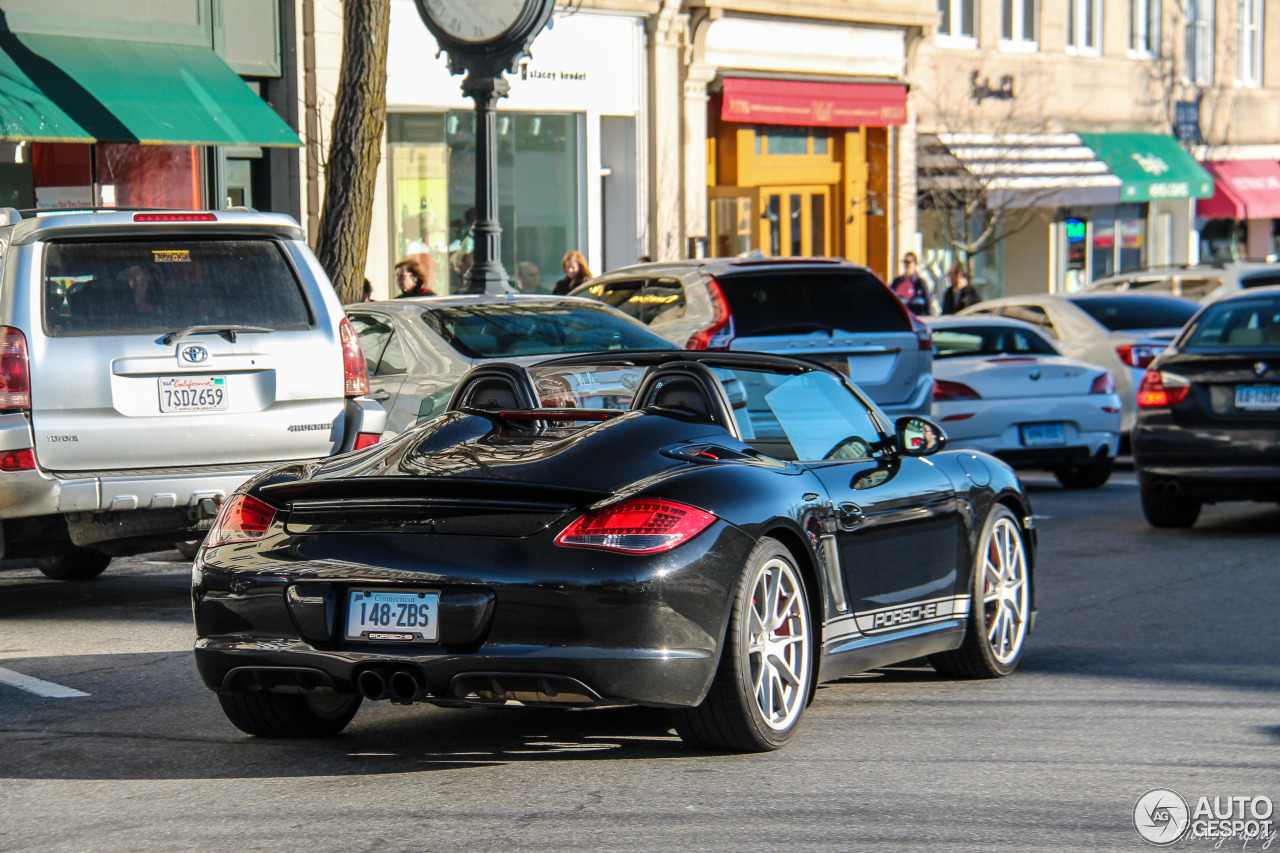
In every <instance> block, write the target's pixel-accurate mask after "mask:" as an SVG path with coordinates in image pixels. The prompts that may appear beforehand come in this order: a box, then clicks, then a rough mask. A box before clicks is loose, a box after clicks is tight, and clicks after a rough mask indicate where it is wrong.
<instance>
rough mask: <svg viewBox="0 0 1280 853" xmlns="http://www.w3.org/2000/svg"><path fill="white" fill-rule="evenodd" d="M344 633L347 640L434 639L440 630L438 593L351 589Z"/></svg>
mask: <svg viewBox="0 0 1280 853" xmlns="http://www.w3.org/2000/svg"><path fill="white" fill-rule="evenodd" d="M346 633H347V639H348V640H376V641H381V642H390V643H422V642H427V643H433V642H435V641H436V639H437V638H438V637H439V634H440V595H439V594H438V593H434V592H377V591H375V590H368V589H353V590H351V592H350V593H349V597H348V599H347V632H346Z"/></svg>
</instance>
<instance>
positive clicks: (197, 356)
mask: <svg viewBox="0 0 1280 853" xmlns="http://www.w3.org/2000/svg"><path fill="white" fill-rule="evenodd" d="M180 354H181V357H182V360H183V361H185V362H187V363H188V364H201V363H203V362H204V361H206V360H207V359H208V358H209V351H208V350H207V349H205V348H204V347H202V346H200V345H199V344H192V345H191V346H186V347H183V348H182V350H181V352H180Z"/></svg>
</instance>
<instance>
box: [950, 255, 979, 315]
mask: <svg viewBox="0 0 1280 853" xmlns="http://www.w3.org/2000/svg"><path fill="white" fill-rule="evenodd" d="M947 280H948V281H950V282H951V286H950V287H948V288H947V292H946V293H944V294H942V313H943V314H959V313H960V312H961V311H963V310H964V309H966V308H968V307H969V306H970V305H977V304H978V303H979V302H981V301H982V297H981V296H979V295H978V291H977V290H976V289H975V288H974V287H973V285H971V284H969V274H968V273H967V272H965V269H964V264H962V263H960V262H959V261H955V262H954V263H952V264H951V269H949V270H947Z"/></svg>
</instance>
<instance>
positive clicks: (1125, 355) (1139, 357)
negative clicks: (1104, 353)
mask: <svg viewBox="0 0 1280 853" xmlns="http://www.w3.org/2000/svg"><path fill="white" fill-rule="evenodd" d="M1162 352H1164V347H1162V346H1152V345H1150V344H1124V345H1123V346H1118V347H1116V355H1118V356H1120V360H1121V361H1123V362H1124V363H1125V364H1127V365H1128V366H1129V367H1142V368H1145V367H1146V366H1147V365H1149V364H1151V362H1153V361H1155V360H1156V356H1158V355H1159V354H1160V353H1162Z"/></svg>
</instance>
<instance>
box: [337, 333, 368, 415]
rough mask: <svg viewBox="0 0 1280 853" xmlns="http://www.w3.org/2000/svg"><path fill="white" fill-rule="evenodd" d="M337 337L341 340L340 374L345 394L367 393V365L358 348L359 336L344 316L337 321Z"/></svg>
mask: <svg viewBox="0 0 1280 853" xmlns="http://www.w3.org/2000/svg"><path fill="white" fill-rule="evenodd" d="M338 337H339V338H340V339H341V340H342V375H343V378H344V380H345V382H346V394H347V396H348V397H359V396H360V395H361V394H368V393H369V366H368V365H367V364H365V361H364V350H362V349H360V336H359V335H357V334H356V329H355V326H352V325H351V321H350V320H348V319H347V318H346V317H343V318H342V322H340V323H338Z"/></svg>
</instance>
